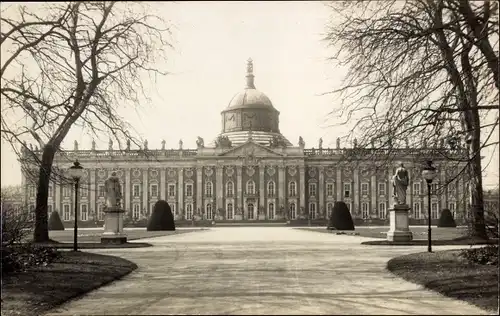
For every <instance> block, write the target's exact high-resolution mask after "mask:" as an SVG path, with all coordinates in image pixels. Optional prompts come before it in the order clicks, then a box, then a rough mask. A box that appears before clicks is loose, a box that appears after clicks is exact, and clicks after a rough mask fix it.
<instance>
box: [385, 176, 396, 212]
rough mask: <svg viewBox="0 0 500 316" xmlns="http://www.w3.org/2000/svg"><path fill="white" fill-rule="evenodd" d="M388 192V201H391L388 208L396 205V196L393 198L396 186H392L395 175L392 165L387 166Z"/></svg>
mask: <svg viewBox="0 0 500 316" xmlns="http://www.w3.org/2000/svg"><path fill="white" fill-rule="evenodd" d="M387 171H388V173H387V179H386V180H387V193H388V197H387V199H388V201H389V208H388V209H391V208H392V207H393V206H394V198H393V195H394V188H393V187H392V179H391V178H392V175H393V172H394V170H393V168H392V167H388V168H387Z"/></svg>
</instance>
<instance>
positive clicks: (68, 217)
mask: <svg viewBox="0 0 500 316" xmlns="http://www.w3.org/2000/svg"><path fill="white" fill-rule="evenodd" d="M63 210H64V212H63V221H69V220H71V213H70V211H69V204H64V206H63Z"/></svg>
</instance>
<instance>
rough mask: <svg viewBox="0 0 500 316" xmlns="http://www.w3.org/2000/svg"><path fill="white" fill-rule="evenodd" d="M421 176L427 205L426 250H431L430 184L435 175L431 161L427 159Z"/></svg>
mask: <svg viewBox="0 0 500 316" xmlns="http://www.w3.org/2000/svg"><path fill="white" fill-rule="evenodd" d="M422 177H423V178H424V179H425V181H426V182H427V205H428V210H427V211H428V213H427V222H428V225H429V226H428V231H427V251H428V252H432V245H431V240H432V237H431V184H432V180H434V178H435V177H436V168H434V166H432V161H431V160H428V161H427V166H426V167H425V168H423V169H422Z"/></svg>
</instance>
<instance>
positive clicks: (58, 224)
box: [49, 211, 64, 230]
mask: <svg viewBox="0 0 500 316" xmlns="http://www.w3.org/2000/svg"><path fill="white" fill-rule="evenodd" d="M49 230H64V224H63V222H62V221H61V217H59V212H56V211H54V212H52V213H50V217H49Z"/></svg>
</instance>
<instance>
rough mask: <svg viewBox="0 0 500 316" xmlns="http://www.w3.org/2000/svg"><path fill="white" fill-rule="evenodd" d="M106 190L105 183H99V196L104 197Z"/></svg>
mask: <svg viewBox="0 0 500 316" xmlns="http://www.w3.org/2000/svg"><path fill="white" fill-rule="evenodd" d="M105 195H106V192H105V191H104V185H99V197H104V196H105Z"/></svg>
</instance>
